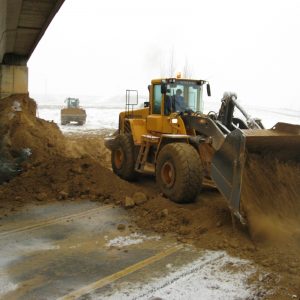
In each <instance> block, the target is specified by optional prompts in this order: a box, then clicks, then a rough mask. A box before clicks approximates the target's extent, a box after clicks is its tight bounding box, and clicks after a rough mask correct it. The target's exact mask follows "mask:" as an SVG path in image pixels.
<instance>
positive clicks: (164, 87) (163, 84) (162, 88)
mask: <svg viewBox="0 0 300 300" xmlns="http://www.w3.org/2000/svg"><path fill="white" fill-rule="evenodd" d="M160 91H161V93H162V94H166V93H167V85H166V84H165V83H162V84H161V89H160Z"/></svg>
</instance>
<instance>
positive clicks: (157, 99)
mask: <svg viewBox="0 0 300 300" xmlns="http://www.w3.org/2000/svg"><path fill="white" fill-rule="evenodd" d="M161 99H162V93H161V85H160V84H155V85H154V87H153V114H160V112H161Z"/></svg>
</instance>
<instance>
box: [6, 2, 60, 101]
mask: <svg viewBox="0 0 300 300" xmlns="http://www.w3.org/2000/svg"><path fill="white" fill-rule="evenodd" d="M63 3H64V0H0V98H4V97H7V96H8V95H10V94H18V93H28V68H27V61H28V60H29V58H30V56H31V54H32V53H33V51H34V49H35V48H36V46H37V44H38V43H39V41H40V40H41V38H42V36H43V35H44V33H45V31H46V29H47V28H48V26H49V24H50V23H51V21H52V19H53V18H54V16H55V14H56V13H57V12H58V10H59V9H60V7H61V6H62V4H63Z"/></svg>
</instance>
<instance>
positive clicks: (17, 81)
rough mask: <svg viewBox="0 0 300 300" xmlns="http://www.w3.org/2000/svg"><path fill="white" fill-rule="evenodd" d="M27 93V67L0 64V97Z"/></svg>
mask: <svg viewBox="0 0 300 300" xmlns="http://www.w3.org/2000/svg"><path fill="white" fill-rule="evenodd" d="M27 93H28V67H27V66H15V65H3V64H0V99H2V98H5V97H8V96H9V95H12V94H27Z"/></svg>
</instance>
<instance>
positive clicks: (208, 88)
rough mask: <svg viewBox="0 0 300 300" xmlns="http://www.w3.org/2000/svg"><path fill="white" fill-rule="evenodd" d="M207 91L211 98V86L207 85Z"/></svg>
mask: <svg viewBox="0 0 300 300" xmlns="http://www.w3.org/2000/svg"><path fill="white" fill-rule="evenodd" d="M206 91H207V96H209V97H210V96H211V92H210V84H209V83H208V84H207V85H206Z"/></svg>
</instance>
